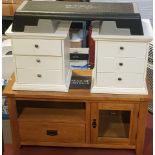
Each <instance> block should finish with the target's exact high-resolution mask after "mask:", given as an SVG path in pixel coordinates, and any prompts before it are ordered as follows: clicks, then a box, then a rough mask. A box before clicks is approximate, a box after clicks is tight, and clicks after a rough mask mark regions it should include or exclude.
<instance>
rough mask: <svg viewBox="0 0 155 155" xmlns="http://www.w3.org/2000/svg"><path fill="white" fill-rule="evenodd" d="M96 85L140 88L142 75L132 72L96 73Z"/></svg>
mask: <svg viewBox="0 0 155 155" xmlns="http://www.w3.org/2000/svg"><path fill="white" fill-rule="evenodd" d="M97 86H103V87H117V88H142V87H143V86H144V75H143V74H134V73H120V74H119V73H118V74H117V73H97Z"/></svg>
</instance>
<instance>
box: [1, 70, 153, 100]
mask: <svg viewBox="0 0 155 155" xmlns="http://www.w3.org/2000/svg"><path fill="white" fill-rule="evenodd" d="M73 74H76V75H77V74H78V75H85V76H86V75H89V76H90V75H91V71H86V72H85V71H77V72H76V73H73ZM14 81H15V76H14V74H13V75H12V76H11V78H10V80H9V82H8V84H7V86H6V87H5V88H4V90H3V96H7V97H15V98H19V99H20V98H22V99H27V100H28V99H37V100H42V99H44V100H46V99H48V100H50V99H51V100H64V101H65V100H66V101H75V100H76V102H87V101H93V102H94V101H96V102H100V101H129V102H130V101H131V102H132V101H134V102H143V101H149V100H152V92H151V89H150V87H149V86H148V92H149V93H148V95H128V94H125V95H124V94H123V95H122V94H105V93H102V94H92V93H90V90H89V89H70V90H69V92H67V93H66V92H51V91H24V90H18V91H17V90H12V86H13V84H14Z"/></svg>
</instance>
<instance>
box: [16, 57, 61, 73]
mask: <svg viewBox="0 0 155 155" xmlns="http://www.w3.org/2000/svg"><path fill="white" fill-rule="evenodd" d="M15 61H16V67H17V68H34V69H36V68H38V69H57V70H62V57H51V56H15Z"/></svg>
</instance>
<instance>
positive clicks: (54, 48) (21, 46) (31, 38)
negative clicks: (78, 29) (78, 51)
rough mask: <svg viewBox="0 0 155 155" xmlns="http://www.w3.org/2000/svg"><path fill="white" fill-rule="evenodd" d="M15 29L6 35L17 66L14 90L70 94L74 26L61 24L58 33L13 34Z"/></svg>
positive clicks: (67, 23) (63, 22)
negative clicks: (9, 40)
mask: <svg viewBox="0 0 155 155" xmlns="http://www.w3.org/2000/svg"><path fill="white" fill-rule="evenodd" d="M11 28H12V27H11V26H10V27H9V29H8V30H7V31H6V35H8V36H9V37H11V39H12V46H13V56H14V62H15V66H16V72H15V76H16V82H15V84H14V86H13V90H31V91H33V90H35V91H36V90H37V91H62V92H68V88H69V84H70V79H71V70H70V65H69V28H70V22H68V21H61V22H60V23H59V25H58V26H57V29H56V31H55V32H54V33H47V32H46V33H43V32H40V33H39V32H34V33H33V32H28V30H27V31H26V32H12V31H11ZM31 29H32V28H31ZM31 31H32V30H31Z"/></svg>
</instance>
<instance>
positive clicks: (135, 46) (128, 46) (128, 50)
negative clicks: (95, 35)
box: [97, 41, 147, 58]
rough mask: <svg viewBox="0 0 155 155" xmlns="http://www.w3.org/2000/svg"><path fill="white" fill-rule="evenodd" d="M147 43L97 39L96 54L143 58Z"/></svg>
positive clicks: (102, 56) (99, 55)
mask: <svg viewBox="0 0 155 155" xmlns="http://www.w3.org/2000/svg"><path fill="white" fill-rule="evenodd" d="M146 52H147V43H144V42H112V41H111V42H110V41H98V53H97V56H98V57H101V58H104V57H140V58H145V56H146Z"/></svg>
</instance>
